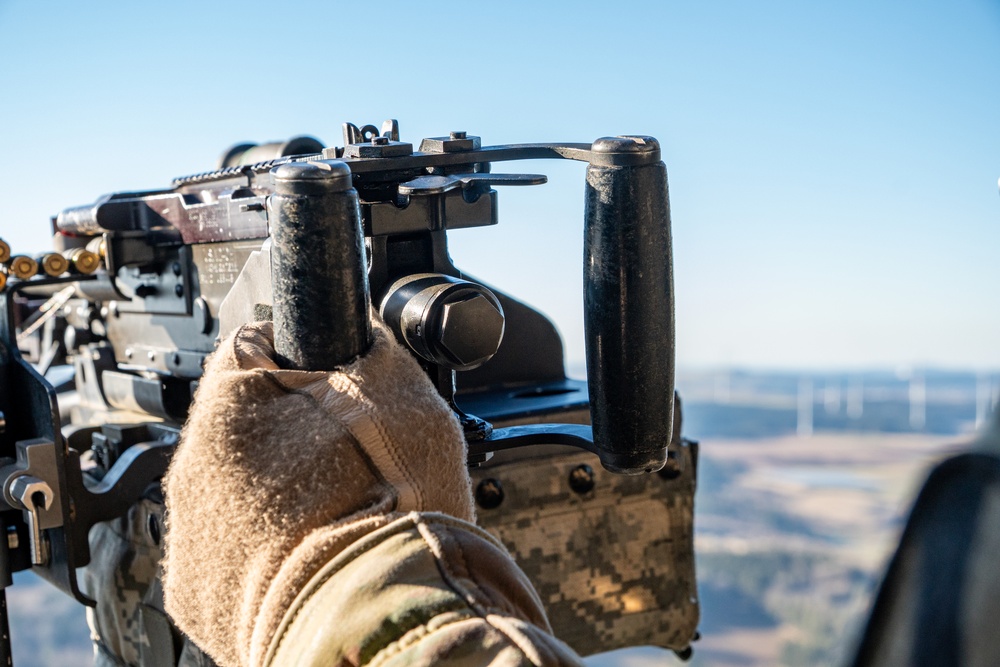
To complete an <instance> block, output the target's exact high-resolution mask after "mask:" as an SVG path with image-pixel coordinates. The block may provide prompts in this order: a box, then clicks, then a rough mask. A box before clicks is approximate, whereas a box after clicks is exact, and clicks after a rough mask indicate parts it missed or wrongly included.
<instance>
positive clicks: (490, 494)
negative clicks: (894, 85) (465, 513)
mask: <svg viewBox="0 0 1000 667" xmlns="http://www.w3.org/2000/svg"><path fill="white" fill-rule="evenodd" d="M502 502H503V486H501V485H500V480H498V479H493V478H492V477H491V478H489V479H484V480H483V481H481V482H479V485H478V486H476V504H477V505H479V506H480V507H482V508H483V509H484V510H492V509H496V508H497V507H500V503H502Z"/></svg>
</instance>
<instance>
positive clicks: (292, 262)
mask: <svg viewBox="0 0 1000 667" xmlns="http://www.w3.org/2000/svg"><path fill="white" fill-rule="evenodd" d="M271 176H272V179H273V181H274V189H275V191H274V194H273V195H271V197H270V201H269V207H270V214H269V216H268V217H269V220H270V223H271V285H272V289H273V293H274V307H273V313H274V349H275V351H276V352H277V354H278V364H279V365H280V366H282V367H283V368H290V369H296V370H311V371H329V370H333V369H334V368H336V367H338V366H342V365H344V364H346V363H348V362H350V361H351V360H353V359H355V358H356V357H358V356H359V355H361V354H363V353H364V352H366V351H367V350H368V348H369V346H370V345H371V319H370V309H371V295H370V291H369V288H368V272H367V270H366V262H365V248H364V233H363V231H362V228H361V210H360V207H359V204H358V193H357V191H356V190H354V189H353V188H352V187H351V172H350V168H348V166H347V165H346V164H344V163H343V162H339V161H335V160H331V161H321V162H296V163H290V164H285V165H282V166H280V167H277V168H276V169H274V170H273V171H272V172H271Z"/></svg>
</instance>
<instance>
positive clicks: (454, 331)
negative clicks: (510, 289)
mask: <svg viewBox="0 0 1000 667" xmlns="http://www.w3.org/2000/svg"><path fill="white" fill-rule="evenodd" d="M503 331H504V317H503V313H502V312H501V311H500V310H499V309H497V307H496V305H494V304H493V302H492V301H490V300H489V299H488V298H486V296H484V295H483V294H480V293H473V294H470V295H469V296H468V297H467V298H465V299H462V300H461V301H455V302H452V303H448V304H445V306H444V307H443V308H442V309H441V337H440V341H439V342H440V345H441V348H442V349H443V350H444V351H445V352H446V353H447V354H448V355H449V356H451V357H453V358H454V359H455V361H457V362H458V363H459V364H460V367H461V369H462V370H468V369H472V368H476V367H478V366H482V365H483V364H484V363H486V362H487V361H489V360H490V359H491V358H492V357H493V355H494V354H496V353H497V350H498V349H500V342H501V341H502V340H503Z"/></svg>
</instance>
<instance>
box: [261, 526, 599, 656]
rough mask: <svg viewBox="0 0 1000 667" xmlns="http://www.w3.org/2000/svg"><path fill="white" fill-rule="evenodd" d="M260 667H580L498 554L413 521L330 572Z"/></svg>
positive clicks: (462, 531) (382, 534)
mask: <svg viewBox="0 0 1000 667" xmlns="http://www.w3.org/2000/svg"><path fill="white" fill-rule="evenodd" d="M264 664H266V665H302V666H304V667H309V666H311V665H330V664H349V665H373V666H374V665H379V666H380V667H396V666H401V665H407V666H411V665H430V664H441V665H450V666H457V665H461V666H463V667H466V666H469V667H471V666H473V665H487V664H488V665H581V664H582V663H581V662H580V660H579V658H578V657H577V656H576V654H575V653H573V651H572V650H571V649H570V648H569V647H567V646H566V645H565V644H563V643H562V642H560V641H559V640H557V639H556V638H555V637H553V636H552V634H551V629H550V627H549V623H548V621H547V620H546V617H545V612H544V611H543V608H542V604H541V602H540V601H539V599H538V596H537V594H536V593H535V591H534V589H533V588H532V586H531V584H530V583H529V582H528V579H527V578H526V577H525V575H524V573H523V572H521V570H520V569H518V567H517V565H515V564H514V561H513V560H512V559H511V558H510V556H509V555H508V554H507V552H506V551H505V550H504V548H503V546H502V545H501V544H500V543H499V542H497V541H496V540H495V539H494V538H493V537H491V536H490V535H489V534H488V533H486V532H484V531H482V530H481V529H479V528H477V527H476V526H474V525H472V524H469V523H466V522H464V521H461V520H458V519H455V518H453V517H449V516H446V515H443V514H433V513H411V514H408V515H405V516H403V517H401V518H399V519H397V520H396V521H393V522H392V523H390V524H388V525H386V526H385V527H383V528H381V529H379V530H377V531H375V532H373V533H370V534H368V535H366V536H365V537H364V538H362V539H360V540H358V541H357V542H355V543H354V544H353V545H351V546H350V547H349V548H348V549H346V550H344V551H343V552H341V553H340V554H339V555H338V556H337V557H336V558H334V559H333V560H332V561H330V562H329V563H327V564H326V565H325V566H324V567H323V568H321V569H320V570H319V572H318V573H317V574H316V575H315V576H314V577H313V578H312V579H311V580H310V582H309V583H308V584H307V585H306V587H305V589H304V590H303V591H302V592H301V593H300V594H299V596H298V597H297V599H296V600H295V602H294V603H293V604H292V606H291V607H290V608H289V609H288V610H287V612H286V613H285V615H284V618H283V620H282V621H281V624H280V625H279V629H278V632H277V633H275V636H274V638H273V639H272V640H271V643H270V647H269V649H268V651H267V655H266V657H265V660H264Z"/></svg>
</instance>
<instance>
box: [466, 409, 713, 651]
mask: <svg viewBox="0 0 1000 667" xmlns="http://www.w3.org/2000/svg"><path fill="white" fill-rule="evenodd" d="M678 407H679V406H678ZM677 414H678V415H679V410H678V411H677ZM677 421H678V424H677V428H676V429H675V437H674V439H673V442H672V443H671V447H670V451H669V457H670V458H669V460H668V464H667V467H666V468H664V470H663V471H661V472H660V473H652V474H647V475H637V476H625V475H616V474H613V473H609V472H607V471H605V470H604V469H603V468H602V467H601V464H600V462H599V461H598V459H597V457H596V456H594V455H592V454H590V453H589V452H580V450H576V449H571V448H564V447H552V448H548V452H547V453H541V452H539V450H537V449H533V450H526V451H517V450H515V451H508V452H499V453H497V456H496V458H497V459H498V460H497V462H496V463H493V462H491V463H490V464H487V465H485V466H484V467H482V468H480V469H478V470H473V471H472V476H473V487H474V488H475V489H476V501H477V505H478V507H477V513H478V522H479V525H480V526H482V527H483V528H485V529H486V530H488V531H489V532H491V533H493V534H494V535H495V536H497V537H498V538H499V539H500V540H501V541H502V542H503V543H504V544H505V545H506V546H507V548H508V549H509V550H510V552H511V554H512V555H513V556H514V558H515V559H516V560H517V563H518V565H520V566H521V568H522V569H523V570H524V571H525V572H526V573H527V575H528V577H529V578H530V579H531V581H532V583H533V584H534V585H535V588H536V589H537V590H538V593H539V595H540V597H541V599H542V602H543V603H544V604H545V607H546V611H547V612H548V615H549V621H550V622H551V623H552V628H553V630H554V631H555V635H556V636H557V637H559V638H560V639H562V640H563V641H565V642H566V643H567V644H569V645H570V646H571V647H573V649H575V650H576V651H577V652H578V653H580V654H581V655H590V654H593V653H598V652H602V651H610V650H614V649H617V648H624V647H627V646H642V645H651V646H662V647H665V648H671V649H674V650H676V651H678V652H682V653H683V652H684V650H685V649H686V648H687V647H688V646H689V644H690V642H691V640H692V639H693V638H694V636H695V633H696V630H697V625H698V620H699V607H698V598H697V589H696V581H695V570H694V525H693V524H694V520H693V519H694V492H695V473H696V462H697V443H693V442H691V441H687V440H682V439H681V438H680V437H679V430H680V428H679V421H680V420H679V419H677ZM543 451H544V450H543ZM494 505H495V506H494Z"/></svg>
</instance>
